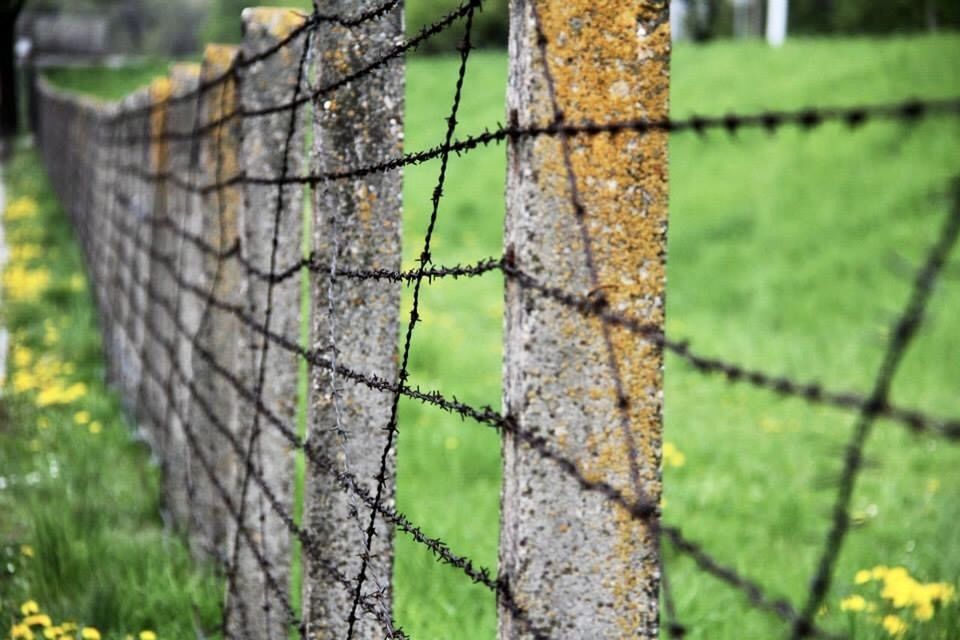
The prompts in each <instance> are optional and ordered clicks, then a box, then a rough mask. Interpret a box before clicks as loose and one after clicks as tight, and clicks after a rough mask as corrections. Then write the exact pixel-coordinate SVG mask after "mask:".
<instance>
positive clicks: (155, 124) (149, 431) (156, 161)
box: [121, 77, 173, 457]
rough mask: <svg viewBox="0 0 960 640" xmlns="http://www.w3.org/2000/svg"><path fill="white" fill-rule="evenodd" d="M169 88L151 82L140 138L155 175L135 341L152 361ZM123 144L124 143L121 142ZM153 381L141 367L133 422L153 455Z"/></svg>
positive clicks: (167, 83)
mask: <svg viewBox="0 0 960 640" xmlns="http://www.w3.org/2000/svg"><path fill="white" fill-rule="evenodd" d="M172 90H173V83H172V81H171V80H170V78H167V77H158V78H155V79H154V81H153V83H152V84H151V94H152V99H153V108H152V109H151V117H150V129H149V134H150V136H151V138H152V140H149V141H144V142H143V143H141V144H149V145H151V153H150V166H149V170H150V171H151V172H153V173H155V174H156V175H157V176H158V178H157V180H156V181H155V182H154V183H153V185H152V186H153V198H152V201H151V205H152V206H151V210H150V211H149V218H148V219H147V220H145V221H142V222H141V223H140V225H138V226H143V227H146V229H144V231H143V233H142V235H141V238H143V239H144V240H145V241H146V242H145V243H142V244H141V248H140V251H139V256H138V257H139V258H140V259H141V260H142V261H143V264H142V267H141V269H142V272H143V273H144V274H145V280H146V283H147V284H146V286H145V288H144V290H143V298H142V305H141V306H140V308H141V309H143V315H142V317H141V318H140V319H139V324H140V330H141V331H142V340H141V341H140V343H139V345H138V346H139V349H140V359H141V362H142V363H143V362H151V363H153V362H154V361H155V360H156V359H158V358H159V355H158V354H157V351H158V350H159V349H160V347H159V345H158V344H157V343H156V336H154V335H153V334H152V333H151V332H150V331H148V330H147V327H148V326H149V325H150V324H151V319H152V320H154V321H155V320H156V318H157V314H158V313H161V310H160V309H159V308H157V307H156V306H155V304H154V299H153V298H154V296H153V295H152V293H153V289H154V283H153V280H152V279H153V278H157V277H160V276H159V275H158V273H157V272H158V270H160V269H162V267H161V266H160V265H158V264H156V263H155V261H154V259H153V257H152V256H151V251H150V250H151V249H153V248H154V243H155V242H156V243H159V242H161V239H160V234H162V233H166V230H165V229H161V228H160V225H159V224H157V220H158V219H159V218H161V217H163V216H165V215H166V202H167V181H166V179H165V178H163V177H159V176H163V175H165V174H166V172H167V171H168V170H169V168H170V158H169V155H170V153H169V146H168V143H167V140H166V138H165V136H166V133H167V120H168V105H167V103H166V100H167V99H168V98H169V97H170V95H171V93H172ZM121 144H126V143H121ZM156 384H157V383H156V381H155V380H153V379H152V377H151V376H150V375H147V374H146V373H143V372H142V371H141V375H140V380H139V386H138V388H137V403H136V404H137V415H136V419H137V425H138V427H139V430H140V432H141V434H142V435H143V437H144V439H145V440H146V441H147V442H148V443H149V444H150V446H151V447H152V448H153V450H154V453H155V455H157V456H158V457H162V456H160V453H159V449H160V447H161V440H160V433H159V431H160V429H161V425H159V424H155V420H154V419H153V417H154V416H156V415H158V413H157V411H158V402H159V400H153V399H151V398H150V397H148V395H149V394H148V389H150V388H151V386H156Z"/></svg>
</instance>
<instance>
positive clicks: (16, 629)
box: [10, 624, 35, 640]
mask: <svg viewBox="0 0 960 640" xmlns="http://www.w3.org/2000/svg"><path fill="white" fill-rule="evenodd" d="M10 637H11V638H13V640H33V639H34V637H35V636H34V635H33V631H30V627H28V626H27V625H25V624H15V625H13V628H11V629H10Z"/></svg>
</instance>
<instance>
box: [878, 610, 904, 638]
mask: <svg viewBox="0 0 960 640" xmlns="http://www.w3.org/2000/svg"><path fill="white" fill-rule="evenodd" d="M883 628H884V629H886V631H887V633H889V634H890V635H891V636H894V637H896V636H902V635H903V634H904V633H906V632H907V623H906V622H904V621H903V620H902V619H901V618H900V616H895V615H893V614H890V615H887V616H884V617H883Z"/></svg>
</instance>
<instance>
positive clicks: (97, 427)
mask: <svg viewBox="0 0 960 640" xmlns="http://www.w3.org/2000/svg"><path fill="white" fill-rule="evenodd" d="M88 428H89V429H90V433H92V434H93V435H97V434H98V433H100V432H101V431H103V425H102V424H100V421H99V420H94V421H93V422H91V423H90V426H89V427H88Z"/></svg>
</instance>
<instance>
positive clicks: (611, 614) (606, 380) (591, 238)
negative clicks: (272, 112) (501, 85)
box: [499, 0, 670, 638]
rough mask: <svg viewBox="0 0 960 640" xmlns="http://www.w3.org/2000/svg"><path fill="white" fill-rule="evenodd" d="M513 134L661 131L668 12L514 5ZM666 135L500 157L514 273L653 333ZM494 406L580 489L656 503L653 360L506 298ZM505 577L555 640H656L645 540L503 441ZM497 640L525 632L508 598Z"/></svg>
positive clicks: (515, 295) (539, 306)
mask: <svg viewBox="0 0 960 640" xmlns="http://www.w3.org/2000/svg"><path fill="white" fill-rule="evenodd" d="M510 28H511V38H510V63H509V64H510V70H509V89H508V109H509V118H510V120H511V121H512V122H514V123H517V124H519V125H521V126H525V125H534V124H540V125H547V124H550V123H552V122H560V123H562V122H569V123H577V122H581V121H594V122H609V121H614V120H628V119H631V118H650V119H656V118H661V117H664V116H666V115H667V84H668V62H669V53H670V31H669V21H668V19H667V7H666V3H656V4H654V3H647V2H641V1H630V2H625V3H600V4H597V3H592V2H590V3H588V2H578V1H571V0H531V1H529V2H514V3H511V15H510ZM666 143H667V139H666V135H665V134H660V133H648V134H645V135H639V134H635V133H630V134H623V135H619V136H616V137H612V136H608V135H602V136H596V137H570V138H566V137H556V138H550V137H541V138H520V139H516V140H514V141H512V142H511V143H510V146H509V153H508V163H509V165H508V171H507V222H506V235H505V239H504V248H505V251H506V255H507V259H508V261H512V262H513V263H514V264H515V266H516V267H517V268H519V269H521V270H523V271H524V272H526V273H527V274H529V275H531V276H532V277H533V278H535V279H536V280H538V281H540V282H543V283H549V284H550V285H551V286H556V287H559V288H560V289H562V290H564V291H568V292H571V293H574V294H577V295H584V296H589V297H591V298H593V299H594V300H600V299H601V298H600V297H601V296H602V300H605V301H606V305H607V307H608V308H609V309H610V310H612V311H615V312H617V313H623V314H629V315H631V316H632V317H635V318H640V319H641V320H642V321H643V322H646V323H651V324H653V325H657V326H660V327H662V326H663V287H664V254H665V235H666V213H667V177H666V176H667V173H666V172H667V144H666ZM504 339H505V356H504V357H505V359H504V405H505V409H506V411H507V413H508V415H509V416H510V417H511V418H512V419H513V420H514V421H515V424H516V425H517V426H518V427H519V429H520V430H522V431H524V432H530V433H532V434H534V435H536V436H542V437H544V438H545V439H546V441H547V442H549V443H550V446H551V447H552V448H554V450H555V451H556V452H557V453H559V454H560V455H562V456H564V457H566V458H568V459H569V460H572V461H573V462H575V463H576V465H577V467H578V469H579V471H580V473H581V474H582V475H583V476H584V478H585V479H586V480H589V481H605V482H607V483H609V484H610V485H612V486H613V487H615V488H617V489H618V490H620V492H621V493H623V494H624V496H625V497H626V498H627V499H630V500H637V499H638V498H643V499H646V500H650V501H654V504H655V503H656V501H657V500H658V499H659V495H660V472H659V460H660V437H661V435H660V431H661V404H662V391H661V389H662V386H661V375H662V354H661V353H660V351H659V350H658V349H657V348H656V347H655V346H654V345H652V344H651V343H649V342H645V341H644V339H643V338H641V337H639V336H637V335H635V334H631V333H630V332H628V331H626V330H623V329H619V328H614V327H612V326H609V325H605V324H603V323H602V322H601V321H599V320H598V319H596V318H595V317H593V318H588V317H585V316H583V315H580V314H579V313H578V312H577V311H575V310H573V309H571V308H570V307H567V306H564V305H561V304H558V303H557V302H555V301H552V300H550V299H548V298H546V297H545V296H543V295H542V294H541V293H539V292H537V291H533V290H530V289H525V288H524V287H522V286H521V285H520V283H518V282H517V281H516V280H514V279H508V281H507V294H506V318H505V338H504ZM503 475H504V477H503V487H502V505H501V508H502V516H501V521H502V522H501V533H500V574H501V577H502V578H504V579H505V581H506V583H507V584H508V585H509V587H510V589H511V590H512V595H513V598H514V599H515V602H516V604H517V605H519V607H520V608H521V609H523V610H525V611H526V612H527V617H529V619H530V620H529V621H530V622H531V623H533V626H535V627H536V628H538V629H540V630H543V631H546V633H547V635H548V636H550V637H553V636H556V637H577V638H581V637H582V638H613V637H631V638H636V637H641V638H656V637H657V634H658V622H657V621H658V617H657V598H658V588H659V573H660V569H659V561H658V549H657V537H656V534H655V531H654V530H653V529H652V528H651V526H650V525H649V523H644V522H639V521H635V520H632V519H631V518H630V516H629V514H628V512H627V511H626V510H625V509H623V508H621V507H619V506H614V505H613V504H611V503H610V502H609V500H608V499H607V498H606V497H605V496H603V495H601V494H600V493H597V492H589V491H584V490H583V489H582V488H581V487H580V486H579V485H578V483H577V482H576V481H575V480H574V479H573V478H572V477H571V476H570V475H569V474H567V473H565V472H564V471H563V470H562V469H561V468H560V467H559V466H557V465H555V464H553V463H551V462H549V461H546V460H543V459H542V457H541V456H540V454H539V453H537V452H536V451H534V450H533V449H532V448H531V447H530V446H529V444H528V443H527V441H525V440H524V439H523V438H518V437H516V436H515V435H513V434H511V433H506V434H505V435H504V439H503ZM500 600H501V602H500V611H499V615H500V618H499V619H500V623H499V625H500V637H501V638H526V637H529V636H530V634H529V631H528V630H527V627H526V626H525V624H524V621H522V620H518V619H517V618H516V617H515V616H514V614H513V613H512V612H511V609H510V607H508V606H505V605H506V604H507V603H505V602H504V599H503V598H501V599H500Z"/></svg>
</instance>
